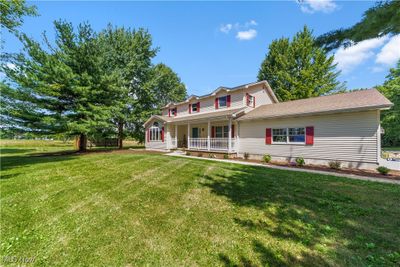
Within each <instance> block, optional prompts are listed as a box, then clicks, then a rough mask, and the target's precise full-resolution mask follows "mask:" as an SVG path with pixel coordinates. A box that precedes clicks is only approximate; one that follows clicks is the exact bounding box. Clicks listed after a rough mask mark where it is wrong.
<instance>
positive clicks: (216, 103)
mask: <svg viewBox="0 0 400 267" xmlns="http://www.w3.org/2000/svg"><path fill="white" fill-rule="evenodd" d="M214 104H215V109H218V97H216V98H215V101H214Z"/></svg>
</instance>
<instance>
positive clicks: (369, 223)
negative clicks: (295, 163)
mask: <svg viewBox="0 0 400 267" xmlns="http://www.w3.org/2000/svg"><path fill="white" fill-rule="evenodd" d="M24 149H25V150H24V152H18V148H13V150H9V152H10V153H9V154H7V157H5V158H4V160H3V161H2V178H3V177H6V179H2V180H1V184H0V186H1V203H2V209H1V211H0V212H1V217H0V220H1V226H2V229H1V230H2V241H1V256H3V255H22V254H23V255H32V256H35V255H36V256H37V258H36V259H37V260H36V262H35V265H37V266H41V265H54V266H58V265H62V266H88V265H107V266H121V265H123V266H126V265H132V266H137V265H146V266H150V265H151V266H210V265H212V266H214V265H215V266H218V265H228V266H234V265H237V266H268V265H269V266H287V265H297V266H344V265H346V266H347V265H348V266H365V265H371V266H383V265H385V266H396V265H398V263H399V261H400V259H399V258H400V254H399V249H398V248H399V247H400V246H399V243H400V234H399V232H398V231H397V229H400V222H399V220H398V218H399V217H400V210H399V207H398V203H399V201H400V189H399V187H398V186H396V185H386V184H378V183H371V182H363V181H354V180H350V179H345V178H339V177H334V176H324V175H316V174H307V173H297V172H289V171H281V170H269V169H265V168H259V167H252V166H241V165H236V164H225V163H219V162H210V161H203V160H197V159H185V158H173V157H168V156H163V155H156V154H139V153H132V154H131V153H113V152H108V153H93V154H86V155H79V156H71V157H69V156H54V157H40V158H38V157H31V156H30V155H29V153H31V150H29V151H27V149H26V148H24ZM51 149H54V147H52V148H51ZM43 150H46V148H45V147H44V148H43ZM3 163H5V165H3ZM3 175H4V176H3Z"/></svg>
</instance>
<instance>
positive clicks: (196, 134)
mask: <svg viewBox="0 0 400 267" xmlns="http://www.w3.org/2000/svg"><path fill="white" fill-rule="evenodd" d="M192 138H199V128H197V127H195V128H192Z"/></svg>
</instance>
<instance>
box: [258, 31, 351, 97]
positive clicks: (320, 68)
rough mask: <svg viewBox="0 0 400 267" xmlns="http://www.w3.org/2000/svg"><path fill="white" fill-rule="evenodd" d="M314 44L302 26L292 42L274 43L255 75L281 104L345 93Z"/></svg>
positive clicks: (332, 67) (329, 60) (329, 59)
mask: <svg viewBox="0 0 400 267" xmlns="http://www.w3.org/2000/svg"><path fill="white" fill-rule="evenodd" d="M333 60H334V57H333V56H328V55H327V54H326V52H325V50H323V49H322V48H320V47H318V46H317V45H316V44H315V39H314V37H313V36H312V32H311V31H310V30H309V29H308V28H307V27H306V26H305V27H304V29H303V30H302V31H300V32H298V33H297V34H296V35H295V36H294V37H293V39H292V41H290V40H289V38H281V39H278V40H274V41H273V42H272V43H271V44H270V46H269V51H268V54H267V55H266V56H265V59H264V61H263V62H262V64H261V67H260V70H259V72H258V80H259V81H261V80H267V81H268V82H269V83H270V85H271V87H272V90H273V91H274V92H275V94H276V96H277V97H278V99H279V100H280V101H287V100H295V99H302V98H308V97H313V96H320V95H326V94H330V93H334V92H338V91H341V90H344V85H343V84H341V83H340V82H339V81H338V80H337V77H338V75H339V73H340V72H338V71H336V69H335V68H336V65H335V64H334V63H333Z"/></svg>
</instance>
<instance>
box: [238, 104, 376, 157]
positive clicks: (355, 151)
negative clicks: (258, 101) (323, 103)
mask: <svg viewBox="0 0 400 267" xmlns="http://www.w3.org/2000/svg"><path fill="white" fill-rule="evenodd" d="M306 126H314V144H313V145H305V144H271V145H266V144H265V129H266V128H272V129H274V128H292V127H306ZM378 128H379V120H378V117H377V111H365V112H352V113H339V114H330V115H323V116H322V115H321V116H308V117H298V118H287V119H283V118H282V119H272V120H267V119H265V120H258V121H241V122H240V132H239V136H240V145H239V153H244V152H247V153H250V154H255V155H263V154H270V155H271V156H276V157H304V158H309V159H321V160H341V161H352V162H367V163H376V162H377V153H378V151H377V150H378V147H379V146H378V143H377V140H378V138H377V132H378Z"/></svg>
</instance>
